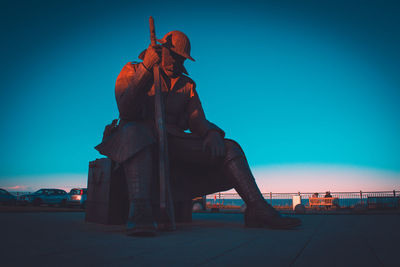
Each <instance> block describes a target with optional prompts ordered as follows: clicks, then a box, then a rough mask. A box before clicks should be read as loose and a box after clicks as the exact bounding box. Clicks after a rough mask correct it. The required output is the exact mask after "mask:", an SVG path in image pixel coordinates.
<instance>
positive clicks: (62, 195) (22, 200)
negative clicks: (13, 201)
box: [17, 188, 68, 206]
mask: <svg viewBox="0 0 400 267" xmlns="http://www.w3.org/2000/svg"><path fill="white" fill-rule="evenodd" d="M67 197H68V194H67V192H65V191H64V190H61V189H53V188H50V189H40V190H38V191H36V192H34V193H32V194H27V195H22V196H19V197H18V199H17V202H18V203H19V204H31V205H33V206H39V205H42V204H47V205H49V206H52V205H60V206H65V205H66V203H67Z"/></svg>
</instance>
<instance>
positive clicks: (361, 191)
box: [360, 190, 363, 205]
mask: <svg viewBox="0 0 400 267" xmlns="http://www.w3.org/2000/svg"><path fill="white" fill-rule="evenodd" d="M360 199H361V205H362V204H363V199H362V191H361V190H360Z"/></svg>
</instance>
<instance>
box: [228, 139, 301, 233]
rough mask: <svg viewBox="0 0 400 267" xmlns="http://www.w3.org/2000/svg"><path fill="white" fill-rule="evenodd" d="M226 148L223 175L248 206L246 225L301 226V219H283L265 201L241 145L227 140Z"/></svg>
mask: <svg viewBox="0 0 400 267" xmlns="http://www.w3.org/2000/svg"><path fill="white" fill-rule="evenodd" d="M225 148H226V156H225V159H224V166H223V173H224V175H226V176H227V177H228V178H229V179H232V181H233V184H234V188H235V190H236V191H237V192H238V194H239V195H240V197H241V198H242V199H243V201H244V202H245V203H246V205H247V208H246V212H245V225H246V226H247V227H271V228H291V227H295V226H298V225H300V224H301V221H300V220H299V219H297V218H291V217H282V216H281V215H280V214H279V212H278V211H276V210H275V209H274V208H273V207H272V206H271V205H270V204H268V203H267V201H265V199H264V197H263V196H262V194H261V192H260V189H259V188H258V186H257V184H256V181H255V179H254V177H253V174H252V173H251V170H250V167H249V164H248V163H247V160H246V156H245V154H244V152H243V150H242V149H241V148H240V146H239V144H237V143H236V142H234V141H232V140H225Z"/></svg>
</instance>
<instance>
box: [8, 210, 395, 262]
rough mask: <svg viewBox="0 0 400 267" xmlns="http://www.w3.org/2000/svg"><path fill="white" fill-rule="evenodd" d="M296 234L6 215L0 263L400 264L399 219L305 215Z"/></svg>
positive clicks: (209, 217)
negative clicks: (146, 228)
mask: <svg viewBox="0 0 400 267" xmlns="http://www.w3.org/2000/svg"><path fill="white" fill-rule="evenodd" d="M300 217H301V219H302V220H303V222H304V226H303V227H302V228H300V229H298V230H291V231H289V230H268V229H247V228H244V227H243V224H242V220H243V215H242V214H212V213H196V214H193V218H194V220H193V223H192V224H181V225H178V231H176V232H173V233H167V232H164V233H160V234H159V235H158V236H157V237H154V238H134V237H128V236H125V235H124V227H123V226H103V225H96V224H90V223H84V213H83V212H54V213H49V212H47V213H42V212H36V213H32V212H31V213H24V212H23V213H7V212H3V213H0V229H1V230H0V236H1V245H0V265H1V266H74V267H75V266H228V265H229V266H307V267H310V266H324V267H325V266H400V262H399V254H398V253H399V249H400V228H399V226H400V216H399V214H398V213H394V214H386V215H303V216H300Z"/></svg>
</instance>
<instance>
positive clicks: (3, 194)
mask: <svg viewBox="0 0 400 267" xmlns="http://www.w3.org/2000/svg"><path fill="white" fill-rule="evenodd" d="M16 200H17V198H16V197H15V196H14V195H12V194H10V193H9V192H7V191H6V190H4V189H1V188H0V203H1V204H3V205H15V203H16Z"/></svg>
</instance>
